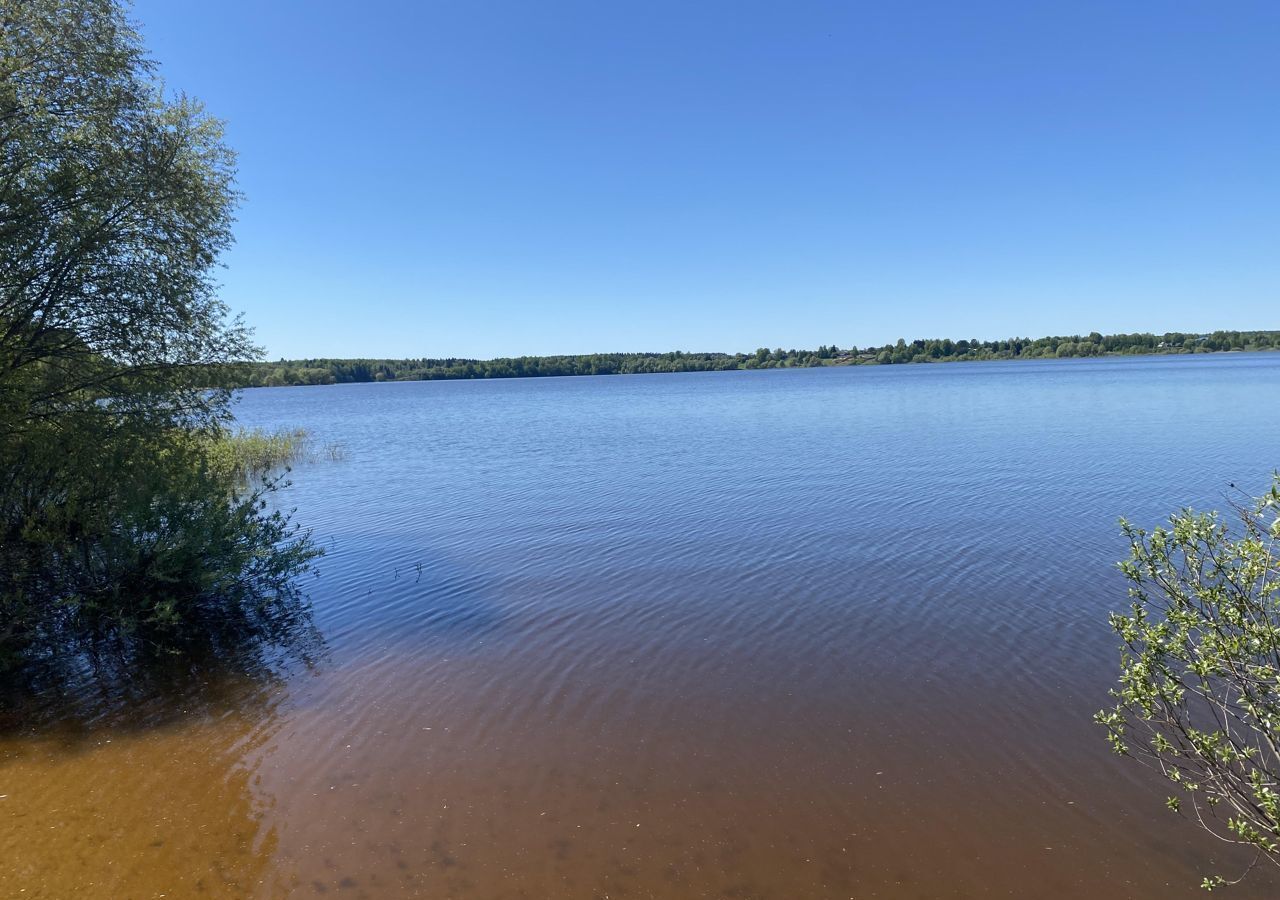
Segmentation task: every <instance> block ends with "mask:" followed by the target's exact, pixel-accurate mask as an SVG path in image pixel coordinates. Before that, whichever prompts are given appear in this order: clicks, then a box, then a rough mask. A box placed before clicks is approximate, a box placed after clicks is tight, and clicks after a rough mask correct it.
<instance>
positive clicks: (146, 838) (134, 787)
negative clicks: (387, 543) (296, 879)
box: [0, 594, 328, 897]
mask: <svg viewBox="0 0 1280 900" xmlns="http://www.w3.org/2000/svg"><path fill="white" fill-rule="evenodd" d="M278 600H279V598H274V599H273V603H275V607H276V610H277V612H278V615H273V627H272V628H271V629H270V630H269V632H259V633H257V634H254V635H247V634H246V633H244V632H242V631H237V630H236V629H231V630H229V631H223V632H221V633H216V632H210V633H207V634H206V635H205V636H204V639H203V640H200V641H194V642H189V643H188V644H187V645H186V646H184V647H183V648H182V652H181V653H178V652H175V651H174V650H172V649H171V650H169V651H167V652H166V651H161V650H158V649H157V648H155V647H152V646H147V645H145V644H140V643H138V642H137V641H134V642H131V643H124V642H116V643H115V644H112V645H100V646H97V647H95V648H93V650H92V651H91V652H90V651H86V650H83V649H82V651H81V652H79V653H74V654H71V653H69V654H63V655H56V656H54V655H50V656H48V657H46V658H45V659H43V660H40V661H38V662H36V663H33V664H31V665H29V666H28V667H27V668H26V669H24V670H23V671H22V672H21V673H20V677H19V678H10V679H8V680H6V682H5V683H4V690H3V693H2V694H0V815H3V817H4V820H5V821H6V823H7V824H6V827H5V828H4V829H0V896H6V897H7V896H19V895H23V896H48V897H71V896H95V897H96V896H102V897H107V896H113V897H124V896H163V895H165V894H166V893H167V894H168V895H169V896H194V895H199V896H208V897H246V896H253V895H254V894H256V893H259V892H265V893H267V894H274V893H278V892H279V890H280V889H281V887H280V881H279V879H280V878H281V877H282V876H281V875H280V873H279V871H278V866H277V859H276V857H277V853H278V847H279V835H278V832H277V827H276V824H275V819H274V816H273V814H272V811H273V809H274V807H275V804H276V798H275V797H274V796H273V794H272V792H271V791H270V790H269V789H268V788H267V786H265V785H264V784H263V781H262V778H261V766H262V764H263V762H264V760H266V759H267V758H269V757H270V755H271V753H272V752H273V749H274V746H275V744H276V742H277V738H278V735H279V732H280V729H281V728H282V726H283V723H285V722H287V721H288V716H287V714H286V710H287V709H288V708H289V704H290V690H289V686H290V681H291V678H292V677H293V676H295V675H297V674H299V673H300V672H315V671H317V670H318V669H319V668H320V667H321V666H323V665H324V663H325V660H326V658H327V653H328V651H327V648H326V644H325V641H324V639H323V637H322V635H321V634H320V632H319V631H318V630H317V629H316V627H315V625H314V623H313V621H312V614H311V609H310V606H309V604H308V602H307V600H306V598H305V597H304V596H302V595H301V594H294V595H292V596H291V597H289V598H288V603H287V604H280V603H279V602H278Z"/></svg>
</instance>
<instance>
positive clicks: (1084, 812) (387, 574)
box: [0, 354, 1280, 900]
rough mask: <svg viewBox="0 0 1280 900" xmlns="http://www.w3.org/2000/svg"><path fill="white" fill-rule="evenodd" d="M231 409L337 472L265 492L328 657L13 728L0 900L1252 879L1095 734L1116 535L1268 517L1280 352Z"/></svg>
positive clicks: (1004, 887)
mask: <svg viewBox="0 0 1280 900" xmlns="http://www.w3.org/2000/svg"><path fill="white" fill-rule="evenodd" d="M238 414H239V418H240V420H241V422H242V423H243V424H244V425H246V426H251V427H263V428H268V429H275V428H281V427H288V428H293V427H302V428H306V429H308V430H310V431H311V432H312V433H313V435H314V439H315V442H316V444H317V446H323V445H325V444H329V443H332V442H336V443H339V444H341V446H342V448H343V451H344V452H343V453H342V454H341V457H340V458H338V459H327V458H324V455H323V454H321V455H320V458H318V459H316V460H314V461H311V462H307V463H304V464H301V465H299V466H298V467H297V468H296V469H295V471H294V472H293V475H292V479H293V485H292V486H291V487H290V488H289V489H288V490H287V492H286V493H285V495H284V503H285V505H286V506H291V507H295V508H296V518H297V521H298V522H300V523H301V524H303V525H304V526H306V527H309V528H311V529H312V530H313V533H314V536H315V538H316V540H317V542H318V543H320V544H322V545H323V546H324V547H325V548H326V550H327V555H326V556H325V557H324V558H323V559H322V560H320V562H319V564H318V566H317V573H318V574H317V575H316V576H314V577H309V578H308V580H307V582H306V584H305V587H306V589H307V591H308V592H309V593H310V596H311V598H312V601H313V603H314V612H315V622H314V624H315V626H316V628H317V629H318V630H319V632H320V634H322V635H323V639H324V642H325V647H326V650H325V653H324V654H323V657H322V658H321V659H320V660H319V661H318V662H316V663H315V664H313V665H309V666H297V665H295V666H293V667H286V668H283V669H281V670H280V671H279V672H278V673H276V674H275V675H273V676H272V677H270V678H264V677H248V676H245V677H242V678H239V679H236V678H231V677H228V678H219V679H216V680H215V681H214V683H207V684H203V685H202V688H201V692H200V694H199V696H198V697H196V698H193V696H192V695H191V694H186V695H183V696H181V697H178V698H174V699H170V700H168V701H156V700H152V701H150V702H151V704H152V705H156V704H158V706H159V707H160V708H159V709H154V710H153V709H151V707H150V706H148V705H147V704H140V705H139V706H138V707H137V709H139V710H142V712H140V713H137V719H138V722H135V727H129V728H124V729H121V728H114V727H111V725H110V722H105V721H104V722H95V721H94V720H93V719H92V718H91V717H84V716H81V717H80V718H78V719H77V720H76V721H75V722H73V723H71V724H63V725H58V724H56V723H54V724H41V725H40V726H39V727H35V726H33V727H31V728H27V729H22V728H17V729H11V730H9V731H7V732H4V733H0V795H4V796H3V797H2V798H0V816H2V817H4V818H3V820H0V821H3V822H4V825H3V827H2V828H0V895H2V896H6V897H7V896H18V891H19V890H25V893H24V894H22V896H25V897H66V896H85V897H88V896H93V897H99V896H100V897H151V896H161V895H165V896H169V897H175V896H177V897H185V896H264V897H271V896H300V897H310V896H337V897H362V896H363V897H442V898H443V897H449V898H516V897H528V898H541V897H568V898H578V897H582V898H595V897H691V898H692V897H724V898H796V897H858V898H862V897H888V898H917V897H919V898H923V897H986V896H1003V897H1030V896H1034V897H1063V898H1066V897H1082V896H1090V897H1134V898H1148V897H1150V898H1155V897H1194V896H1199V895H1200V889H1199V888H1198V884H1199V881H1200V878H1201V877H1203V876H1204V875H1207V874H1212V873H1215V872H1221V873H1223V874H1226V875H1229V876H1230V875H1233V874H1237V873H1238V872H1239V871H1242V870H1243V869H1244V868H1245V867H1246V866H1247V865H1248V863H1249V860H1250V858H1251V856H1250V854H1248V853H1243V852H1239V851H1237V850H1235V849H1233V848H1229V847H1226V846H1225V845H1221V844H1219V843H1217V842H1215V841H1213V839H1212V838H1210V837H1208V836H1207V835H1204V834H1203V833H1201V832H1200V831H1198V830H1197V829H1196V828H1195V827H1193V826H1192V825H1191V824H1190V823H1189V822H1187V821H1186V820H1183V819H1180V818H1178V817H1177V816H1176V815H1174V814H1173V813H1170V812H1169V811H1167V810H1166V809H1165V808H1164V803H1163V800H1164V797H1165V796H1166V794H1167V793H1168V792H1167V791H1165V790H1164V787H1163V785H1162V784H1161V783H1160V782H1159V780H1158V779H1157V778H1156V777H1155V776H1154V775H1152V774H1151V773H1149V772H1147V771H1146V770H1143V769H1142V768H1141V767H1139V766H1137V765H1135V764H1134V763H1132V762H1130V761H1125V760H1120V759H1117V758H1116V757H1114V756H1113V755H1112V754H1111V753H1110V751H1109V750H1108V748H1107V746H1106V742H1105V740H1104V738H1103V735H1102V733H1101V731H1100V729H1099V728H1098V727H1097V726H1095V725H1093V724H1092V722H1091V721H1090V717H1091V715H1092V714H1093V713H1094V712H1095V711H1096V710H1098V709H1100V708H1101V707H1103V706H1104V705H1106V703H1107V699H1108V698H1107V696H1106V691H1107V689H1108V687H1110V686H1111V684H1112V682H1113V680H1114V677H1115V673H1116V671H1117V665H1118V650H1117V646H1116V640H1115V638H1114V637H1113V636H1112V635H1111V634H1110V632H1109V630H1108V628H1107V625H1106V613H1107V611H1108V610H1110V609H1115V608H1120V607H1122V606H1123V605H1124V603H1125V586H1124V584H1123V582H1122V580H1121V578H1120V576H1119V574H1118V573H1117V571H1116V569H1115V562H1116V560H1117V559H1119V558H1120V557H1122V556H1123V555H1124V554H1125V552H1126V546H1125V544H1124V542H1123V540H1122V538H1121V536H1120V534H1119V531H1118V528H1117V526H1116V520H1117V518H1118V517H1120V516H1125V517H1126V518H1129V519H1130V520H1132V521H1135V522H1137V523H1141V524H1155V523H1156V522H1158V521H1160V520H1162V519H1164V518H1165V517H1166V516H1167V515H1168V514H1169V513H1170V512H1172V511H1173V510H1175V509H1177V508H1179V507H1181V506H1184V505H1193V506H1197V507H1202V508H1225V507H1226V505H1227V500H1228V498H1229V497H1237V496H1238V495H1237V494H1235V493H1233V492H1232V491H1231V489H1230V487H1229V485H1230V484H1231V483H1234V484H1235V485H1237V486H1239V487H1240V488H1242V489H1244V490H1245V491H1249V492H1254V493H1257V492H1260V491H1261V490H1262V489H1263V488H1264V487H1265V486H1266V484H1267V483H1268V480H1269V478H1270V473H1271V471H1272V470H1273V469H1274V468H1276V467H1277V466H1280V355H1277V354H1221V355H1217V354H1215V355H1208V356H1194V357H1191V356H1188V357H1137V358H1115V359H1101V360H1063V361H1045V362H1015V363H981V364H956V365H936V366H901V367H898V366H895V367H858V368H830V369H807V370H794V371H785V370H784V371H763V372H731V373H700V374H685V375H654V376H625V377H598V378H545V379H521V380H494V381H472V382H417V383H406V384H382V385H375V384H370V385H340V386H334V387H324V388H319V387H316V388H271V389H260V390H253V391H249V392H246V393H245V394H244V396H243V399H242V401H241V403H240V406H239V408H238ZM139 723H140V724H139ZM147 723H152V725H151V727H147ZM1277 893H1280V878H1277V877H1276V876H1275V875H1273V874H1272V873H1271V872H1270V871H1262V870H1258V871H1255V873H1254V875H1253V876H1251V878H1250V880H1249V881H1247V882H1246V883H1245V884H1243V885H1241V886H1240V887H1237V888H1233V889H1232V896H1235V897H1238V898H1250V900H1252V898H1255V897H1267V896H1275V895H1277Z"/></svg>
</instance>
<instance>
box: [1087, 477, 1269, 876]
mask: <svg viewBox="0 0 1280 900" xmlns="http://www.w3.org/2000/svg"><path fill="white" fill-rule="evenodd" d="M1236 512H1237V513H1238V517H1239V527H1238V529H1236V530H1235V531H1234V532H1233V531H1232V530H1230V529H1228V527H1227V525H1226V524H1225V523H1223V522H1222V521H1220V519H1219V517H1218V515H1217V514H1216V513H1208V514H1202V513H1195V512H1193V511H1191V510H1184V511H1183V512H1181V513H1178V514H1177V515H1175V516H1173V517H1172V518H1171V519H1170V524H1169V526H1168V527H1160V528H1156V529H1154V530H1153V531H1152V532H1151V533H1150V534H1148V533H1147V532H1145V531H1143V530H1142V529H1139V528H1135V527H1134V526H1133V525H1130V524H1129V523H1127V522H1123V523H1122V527H1123V529H1124V533H1125V535H1126V536H1127V537H1128V539H1129V544H1130V557H1129V559H1128V560H1127V561H1125V562H1123V563H1121V569H1122V571H1123V572H1124V575H1125V577H1126V578H1127V579H1128V581H1129V585H1130V587H1129V594H1130V596H1131V597H1132V605H1131V608H1130V610H1129V612H1128V613H1116V614H1113V615H1112V616H1111V618H1110V621H1111V627H1112V628H1113V629H1114V630H1115V632H1116V634H1118V635H1119V636H1120V638H1121V640H1122V641H1123V642H1124V649H1123V653H1122V656H1121V665H1120V685H1119V687H1118V688H1117V689H1115V690H1113V691H1112V695H1113V697H1115V699H1116V705H1115V707H1114V708H1113V709H1111V710H1104V711H1102V712H1099V713H1098V714H1097V717H1096V719H1097V721H1098V722H1099V723H1101V724H1102V725H1103V726H1105V727H1106V729H1107V732H1108V737H1109V739H1110V741H1111V746H1112V747H1113V748H1114V749H1115V750H1116V752H1118V753H1121V754H1123V755H1125V756H1131V757H1134V758H1136V759H1138V760H1140V761H1142V762H1144V763H1145V764H1147V765H1149V766H1151V767H1153V768H1155V769H1157V770H1158V771H1160V772H1161V773H1162V774H1163V775H1164V777H1165V778H1167V779H1168V780H1169V782H1170V783H1171V784H1172V785H1173V788H1174V789H1175V791H1176V793H1175V795H1174V796H1172V797H1170V798H1169V800H1168V805H1169V807H1170V808H1171V809H1173V810H1175V811H1178V812H1182V813H1185V814H1187V815H1189V816H1190V817H1191V818H1192V819H1193V820H1194V821H1195V822H1197V823H1199V824H1200V825H1201V826H1202V827H1203V828H1205V829H1206V830H1207V831H1209V832H1210V833H1211V834H1213V835H1214V836H1216V837H1218V838H1220V839H1222V840H1224V841H1229V842H1233V843H1240V844H1245V845H1247V846H1250V847H1252V848H1254V850H1255V851H1256V853H1257V856H1256V857H1255V860H1254V862H1255V863H1256V862H1257V861H1258V860H1262V859H1265V860H1269V861H1270V862H1272V863H1275V864H1280V793H1277V791H1278V790H1280V556H1278V555H1277V550H1280V545H1278V542H1280V474H1277V475H1276V478H1275V481H1274V482H1273V484H1272V486H1271V489H1270V491H1269V492H1268V493H1267V494H1266V495H1264V496H1263V497H1262V498H1260V499H1258V500H1256V501H1254V502H1253V503H1252V504H1250V505H1240V506H1237V509H1236ZM1241 877H1243V876H1241ZM1237 880H1239V879H1237ZM1228 883H1233V882H1228V881H1227V880H1226V879H1225V878H1224V877H1223V876H1221V875H1215V876H1213V877H1211V878H1206V879H1205V881H1204V886H1205V887H1207V888H1213V887H1216V886H1219V885H1223V884H1228Z"/></svg>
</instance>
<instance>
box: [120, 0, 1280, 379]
mask: <svg viewBox="0 0 1280 900" xmlns="http://www.w3.org/2000/svg"><path fill="white" fill-rule="evenodd" d="M134 15H135V18H136V19H138V20H139V22H141V24H142V26H143V31H144V35H145V37H146V40H147V42H148V45H149V46H150V48H151V50H152V52H153V54H154V55H155V57H156V58H157V59H158V60H159V61H160V63H161V64H162V72H163V75H164V77H165V79H166V81H167V82H168V84H169V86H170V87H171V88H173V89H181V90H184V91H186V92H187V93H189V94H192V95H194V96H197V97H199V98H201V99H202V100H204V101H205V102H206V103H207V105H208V106H209V108H210V110H211V111H212V112H213V113H215V114H217V115H219V116H221V117H223V118H225V119H226V120H227V121H228V139H229V142H230V143H231V144H232V145H233V146H234V147H235V148H236V149H237V150H238V151H239V154H240V181H241V187H242V188H243V190H244V191H245V193H246V195H247V198H246V203H245V205H244V207H243V209H242V211H241V215H240V222H239V226H238V229H237V240H238V243H237V246H236V248H235V249H234V251H232V252H231V253H230V254H229V255H228V257H227V258H226V262H227V269H226V271H225V273H224V275H223V283H224V285H225V290H224V295H225V297H226V299H227V300H228V302H229V303H230V304H231V305H232V306H233V308H235V309H237V310H241V311H243V312H244V313H245V314H246V317H247V318H248V320H249V322H250V323H251V324H252V325H254V326H255V327H256V329H257V333H258V337H259V340H260V342H261V343H263V344H264V345H265V346H266V348H267V350H268V352H269V354H270V355H271V356H272V357H279V356H287V357H297V356H393V357H402V356H445V355H459V356H480V357H488V356H495V355H511V354H521V353H533V354H544V353H562V352H563V353H577V352H591V351H597V350H668V349H685V350H747V349H754V348H755V347H757V346H760V345H769V346H778V345H782V346H784V347H793V346H794V347H813V346H816V345H818V344H819V343H832V342H834V343H837V344H839V345H841V346H847V345H849V344H851V343H857V344H863V345H865V344H870V343H882V342H884V341H888V340H895V339H897V338H898V337H906V338H908V339H910V338H913V337H932V336H937V337H944V336H946V337H955V338H961V337H982V338H992V337H1007V336H1010V335H1014V334H1019V335H1023V334H1025V335H1032V336H1039V335H1041V334H1057V333H1073V332H1087V331H1089V330H1091V329H1098V330H1102V331H1131V330H1135V331H1136V330H1142V331H1146V330H1157V331H1163V330H1188V331H1197V330H1205V329H1211V328H1218V327H1223V328H1280V57H1278V56H1277V46H1280V3H1276V2H1274V0H1262V2H1243V0H1242V2H1231V3H1222V2H1210V0H1205V2H1183V0H1162V2H1129V0H1126V2H1115V0H1105V2H1078V0H1073V2H1069V3H1068V2H1058V3H1049V2H1032V0H1003V2H984V0H967V2H963V3H961V2H915V3H911V2H904V3H893V2H874V3H852V2H831V3H808V2H796V0H787V2H772V3H756V2H749V0H747V2H744V0H733V2H695V0H678V2H668V0H644V2H609V0H584V2H559V0H540V2H536V3H535V2H528V0H519V2H516V0H501V2H485V0H452V2H448V3H438V2H408V0H362V2H359V3H351V2H341V3H339V2H328V0H325V2H322V0H306V2H303V0H273V2H262V0H254V2H249V0H219V2H216V3H213V2H209V0H137V2H136V4H135V7H134Z"/></svg>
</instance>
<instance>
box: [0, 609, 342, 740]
mask: <svg viewBox="0 0 1280 900" xmlns="http://www.w3.org/2000/svg"><path fill="white" fill-rule="evenodd" d="M267 605H269V606H270V615H269V617H266V616H257V617H255V618H254V621H253V622H252V624H249V622H248V617H246V616H243V615H224V616H222V617H220V618H219V619H218V620H217V621H211V620H208V619H206V620H205V621H203V622H201V623H200V627H199V629H198V630H197V631H195V633H194V634H193V635H191V636H188V637H186V638H185V639H183V640H181V641H169V642H167V643H164V644H160V643H156V642H153V641H149V640H147V639H145V638H139V637H137V636H134V637H130V638H110V639H103V640H99V641H97V642H95V643H93V644H90V645H85V644H79V645H71V644H65V643H64V644H62V645H60V646H56V647H52V648H49V649H48V650H47V651H46V652H45V653H43V654H40V655H38V656H35V657H34V658H32V659H31V660H29V661H28V662H27V663H26V664H25V665H23V666H22V667H21V668H18V669H17V670H14V671H10V672H8V673H6V675H5V677H4V679H3V680H2V681H0V738H5V737H17V736H26V737H39V738H42V739H50V738H55V737H56V738H57V739H59V741H60V743H63V744H64V745H66V746H68V747H70V746H72V745H74V744H75V743H76V742H78V741H82V740H90V739H92V738H93V736H94V735H95V734H96V733H98V732H101V731H106V730H110V731H112V732H113V733H119V732H129V731H137V730H143V729H147V728H156V727H164V726H171V725H176V724H180V723H181V722H182V721H183V720H187V719H198V718H201V717H207V716H210V715H216V714H218V713H219V712H222V711H225V710H227V709H230V708H235V707H236V706H237V705H239V704H240V703H241V702H243V701H244V700H245V699H246V697H247V696H251V695H252V694H253V693H255V692H258V691H271V690H280V689H282V688H283V685H284V683H285V681H286V679H287V678H288V677H289V676H290V675H291V674H294V673H296V672H297V671H299V670H306V671H314V670H315V669H316V668H317V667H318V666H320V665H321V664H322V663H323V661H324V659H325V658H326V655H327V653H328V648H327V646H326V643H325V640H324V637H323V635H322V634H321V633H320V631H319V629H318V628H317V627H316V625H315V622H314V616H313V612H312V609H311V604H310V600H309V598H308V597H307V595H306V594H304V593H303V592H301V591H298V590H296V589H292V588H290V589H288V590H286V591H284V592H273V594H272V596H271V598H270V600H269V604H268V601H266V600H265V599H264V601H263V606H264V608H265V607H266V606H267Z"/></svg>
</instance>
